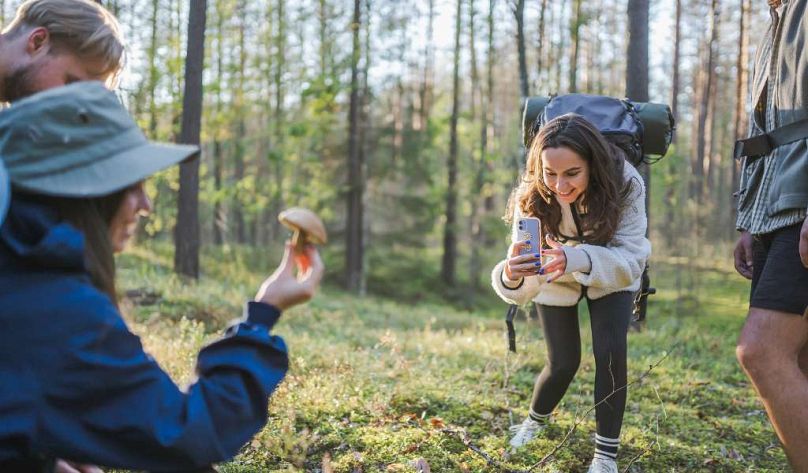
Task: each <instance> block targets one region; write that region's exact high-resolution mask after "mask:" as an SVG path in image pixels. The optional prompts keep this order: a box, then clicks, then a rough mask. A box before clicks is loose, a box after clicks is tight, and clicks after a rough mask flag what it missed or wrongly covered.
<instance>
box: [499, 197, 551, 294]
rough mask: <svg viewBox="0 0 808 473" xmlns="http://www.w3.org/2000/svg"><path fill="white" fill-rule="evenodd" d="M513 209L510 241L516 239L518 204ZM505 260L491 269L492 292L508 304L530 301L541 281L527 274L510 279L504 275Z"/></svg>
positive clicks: (536, 292)
mask: <svg viewBox="0 0 808 473" xmlns="http://www.w3.org/2000/svg"><path fill="white" fill-rule="evenodd" d="M515 207H517V208H516V209H515V210H514V216H513V223H512V229H511V243H514V242H515V241H516V238H517V235H518V234H519V233H518V232H517V231H516V225H517V222H518V220H519V217H520V212H519V209H518V206H515ZM505 262H506V260H502V261H500V262H499V263H497V265H496V266H494V269H493V270H492V271H491V286H493V288H494V292H496V293H497V295H498V296H499V297H500V298H501V299H502V300H503V301H505V302H507V303H509V304H516V305H524V304H527V303H528V302H530V301H532V300H533V299H534V298H535V297H536V296H537V295H538V294H539V292H540V291H541V286H542V284H543V283H542V281H541V280H540V279H539V277H538V276H528V277H525V278H524V279H522V280H521V281H511V280H509V279H508V276H506V275H505Z"/></svg>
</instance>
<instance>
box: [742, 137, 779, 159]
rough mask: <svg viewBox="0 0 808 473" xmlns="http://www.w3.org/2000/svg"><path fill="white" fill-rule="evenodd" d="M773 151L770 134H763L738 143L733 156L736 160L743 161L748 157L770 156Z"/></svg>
mask: <svg viewBox="0 0 808 473" xmlns="http://www.w3.org/2000/svg"><path fill="white" fill-rule="evenodd" d="M771 150H772V143H771V139H770V137H769V135H768V134H766V133H763V134H760V135H755V136H752V137H750V138H747V139H745V140H738V141H736V142H735V149H733V151H732V155H733V157H734V158H735V159H741V158H743V157H746V156H749V157H760V156H764V155H767V154H769V153H770V152H771Z"/></svg>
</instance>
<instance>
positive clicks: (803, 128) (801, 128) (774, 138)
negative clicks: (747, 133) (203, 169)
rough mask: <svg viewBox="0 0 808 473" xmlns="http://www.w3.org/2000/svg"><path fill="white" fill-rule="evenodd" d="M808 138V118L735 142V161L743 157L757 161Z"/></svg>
mask: <svg viewBox="0 0 808 473" xmlns="http://www.w3.org/2000/svg"><path fill="white" fill-rule="evenodd" d="M806 138H808V118H803V119H802V120H798V121H796V122H794V123H789V124H788V125H785V126H781V127H778V128H775V129H774V130H772V131H770V132H768V133H761V134H760V135H755V136H752V137H749V138H746V139H745V140H738V141H736V142H735V149H734V150H733V155H734V157H735V159H740V158H743V157H749V158H752V160H755V159H757V158H760V157H761V156H765V155H767V154H769V153H771V152H772V150H774V149H775V148H777V147H778V146H783V145H785V144H789V143H793V142H795V141H798V140H803V139H806Z"/></svg>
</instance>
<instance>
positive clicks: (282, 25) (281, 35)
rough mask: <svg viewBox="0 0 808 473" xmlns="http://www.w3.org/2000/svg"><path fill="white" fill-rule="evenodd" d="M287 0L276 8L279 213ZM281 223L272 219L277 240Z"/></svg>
mask: <svg viewBox="0 0 808 473" xmlns="http://www.w3.org/2000/svg"><path fill="white" fill-rule="evenodd" d="M285 8H286V0H278V5H277V8H276V14H277V21H278V29H277V31H278V33H277V36H276V40H275V48H276V49H275V64H274V67H275V113H274V120H273V122H274V124H275V148H276V149H277V151H278V152H277V153H275V161H274V165H275V166H274V172H273V174H274V175H275V191H274V192H273V198H272V209H273V213H274V214H275V215H277V214H278V213H280V212H281V211H282V210H283V207H284V199H283V195H284V190H283V178H284V173H285V172H286V170H285V166H284V165H283V152H284V142H285V140H284V138H285V136H286V133H284V131H283V126H284V120H285V118H284V113H283V103H284V101H285V100H286V91H285V89H284V87H283V72H284V69H285V67H286V10H285ZM281 231H282V229H281V224H280V222H279V221H278V219H276V218H273V219H272V239H273V240H277V239H278V238H279V237H280V234H281Z"/></svg>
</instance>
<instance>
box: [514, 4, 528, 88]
mask: <svg viewBox="0 0 808 473" xmlns="http://www.w3.org/2000/svg"><path fill="white" fill-rule="evenodd" d="M512 10H513V16H514V18H515V19H516V48H517V51H518V52H519V88H520V92H521V94H522V97H530V84H529V83H528V79H527V54H526V52H525V0H516V4H515V5H513V7H512Z"/></svg>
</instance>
